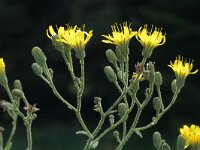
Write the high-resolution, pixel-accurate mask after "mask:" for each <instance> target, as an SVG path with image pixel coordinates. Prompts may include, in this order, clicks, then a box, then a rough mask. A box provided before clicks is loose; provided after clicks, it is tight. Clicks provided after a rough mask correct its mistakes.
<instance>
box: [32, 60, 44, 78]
mask: <svg viewBox="0 0 200 150" xmlns="http://www.w3.org/2000/svg"><path fill="white" fill-rule="evenodd" d="M31 68H32V70H33V72H34V73H35V74H36V75H38V76H40V75H42V74H43V69H42V67H40V66H39V65H38V64H37V63H33V64H32V66H31Z"/></svg>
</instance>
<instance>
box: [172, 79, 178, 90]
mask: <svg viewBox="0 0 200 150" xmlns="http://www.w3.org/2000/svg"><path fill="white" fill-rule="evenodd" d="M171 88H172V92H173V93H174V92H175V91H176V89H177V85H176V79H174V80H173V81H172V83H171Z"/></svg>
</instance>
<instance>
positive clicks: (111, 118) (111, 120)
mask: <svg viewBox="0 0 200 150" xmlns="http://www.w3.org/2000/svg"><path fill="white" fill-rule="evenodd" d="M109 121H110V126H112V125H113V124H114V123H115V116H114V115H109Z"/></svg>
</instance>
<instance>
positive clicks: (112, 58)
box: [106, 49, 117, 64]
mask: <svg viewBox="0 0 200 150" xmlns="http://www.w3.org/2000/svg"><path fill="white" fill-rule="evenodd" d="M106 57H107V59H108V61H109V62H110V63H111V64H116V63H117V57H116V55H115V53H114V52H113V51H112V50H111V49H108V50H107V51H106Z"/></svg>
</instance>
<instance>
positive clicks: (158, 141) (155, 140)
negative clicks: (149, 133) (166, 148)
mask: <svg viewBox="0 0 200 150" xmlns="http://www.w3.org/2000/svg"><path fill="white" fill-rule="evenodd" d="M153 145H154V146H155V148H156V149H161V147H162V138H161V135H160V133H159V132H154V134H153Z"/></svg>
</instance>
